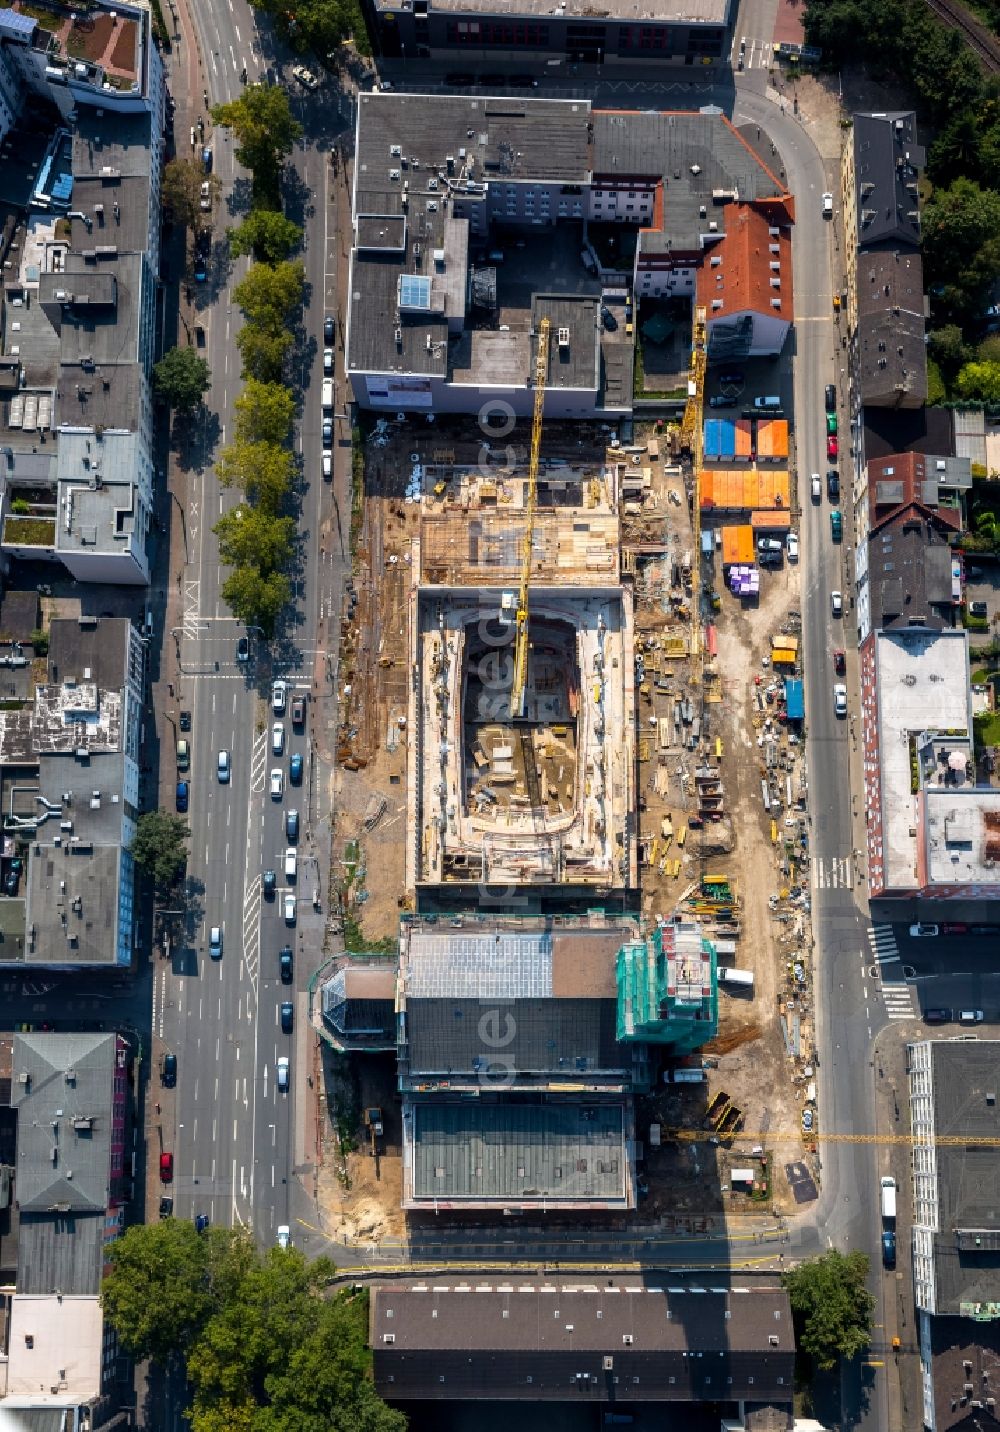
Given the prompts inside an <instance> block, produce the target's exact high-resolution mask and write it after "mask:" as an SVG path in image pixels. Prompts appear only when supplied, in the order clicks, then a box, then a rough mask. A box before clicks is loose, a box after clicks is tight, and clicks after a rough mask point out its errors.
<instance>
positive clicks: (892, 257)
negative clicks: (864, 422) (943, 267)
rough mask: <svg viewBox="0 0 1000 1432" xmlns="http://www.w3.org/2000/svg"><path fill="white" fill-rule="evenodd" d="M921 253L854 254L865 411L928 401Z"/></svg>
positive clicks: (859, 366)
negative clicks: (866, 408) (855, 255)
mask: <svg viewBox="0 0 1000 1432" xmlns="http://www.w3.org/2000/svg"><path fill="white" fill-rule="evenodd" d="M925 327H926V324H925V321H924V277H923V266H922V264H921V261H920V255H919V254H916V253H906V252H900V251H898V250H886V249H881V250H879V251H878V252H877V253H863V254H859V255H858V331H857V336H856V340H855V343H856V359H857V374H858V379H857V381H858V382H859V384H860V388H861V401H862V403H863V404H864V405H865V406H866V407H873V406H874V407H886V408H895V407H907V408H917V407H921V406H922V405H923V403H924V402H925V400H926V398H927V349H926V346H925V344H924V331H925Z"/></svg>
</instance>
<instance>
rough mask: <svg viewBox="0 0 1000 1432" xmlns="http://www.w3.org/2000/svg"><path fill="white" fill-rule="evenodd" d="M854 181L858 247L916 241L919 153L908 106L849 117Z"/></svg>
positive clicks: (922, 165)
mask: <svg viewBox="0 0 1000 1432" xmlns="http://www.w3.org/2000/svg"><path fill="white" fill-rule="evenodd" d="M853 143H854V184H855V202H856V204H857V215H858V232H857V242H858V244H859V246H862V247H865V248H869V247H871V246H873V245H875V244H880V243H890V244H907V245H912V246H915V245H917V244H919V243H920V220H919V217H918V209H919V201H918V197H917V193H916V186H917V180H918V177H919V171H920V170H921V169H922V168H923V167H924V151H923V148H922V147H921V145H919V144H918V143H917V120H916V115H915V114H914V113H913V112H912V110H894V111H893V112H892V113H890V114H856V115H855V116H854V134H853Z"/></svg>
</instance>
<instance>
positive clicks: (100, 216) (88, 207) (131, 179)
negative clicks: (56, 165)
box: [72, 148, 149, 254]
mask: <svg viewBox="0 0 1000 1432" xmlns="http://www.w3.org/2000/svg"><path fill="white" fill-rule="evenodd" d="M146 163H147V165H148V163H149V150H148V148H147V149H146ZM100 167H101V168H104V167H106V168H108V169H111V170H114V168H115V166H114V165H113V164H110V163H109V164H107V165H102V166H100ZM116 204H117V206H118V207H117V211H116V209H115V205H116ZM102 206H103V208H102ZM73 208H74V211H78V212H79V213H81V214H86V215H87V218H88V219H89V220H90V228H89V229H88V228H87V225H86V224H85V223H84V222H82V221H81V220H80V219H74V220H73V221H72V223H73V248H74V249H76V250H77V251H81V250H83V249H96V248H98V247H99V246H104V247H112V246H113V247H115V248H117V250H118V252H119V253H121V254H137V253H142V252H143V251H144V250H145V249H146V248H148V246H149V176H148V174H141V175H134V176H126V175H124V174H122V173H121V172H120V171H118V172H113V173H111V174H101V173H100V169H98V171H97V173H95V174H92V175H89V176H86V177H85V176H83V175H79V174H78V175H75V176H74V180H73Z"/></svg>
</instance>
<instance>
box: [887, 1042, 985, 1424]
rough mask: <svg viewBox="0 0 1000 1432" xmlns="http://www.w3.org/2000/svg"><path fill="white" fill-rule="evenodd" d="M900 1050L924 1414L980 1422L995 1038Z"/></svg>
mask: <svg viewBox="0 0 1000 1432" xmlns="http://www.w3.org/2000/svg"><path fill="white" fill-rule="evenodd" d="M908 1052H909V1071H910V1072H909V1082H910V1089H909V1092H910V1117H911V1124H912V1131H913V1284H914V1292H915V1298H916V1305H917V1312H918V1316H919V1331H920V1362H921V1372H922V1377H923V1394H924V1408H923V1414H924V1417H923V1420H924V1425H925V1427H928V1428H930V1429H932V1432H944V1429H949V1428H952V1427H959V1426H970V1427H972V1426H983V1425H985V1422H986V1420H987V1419H989V1420H992V1417H993V1414H994V1411H995V1407H996V1396H997V1386H998V1378H1000V1361H998V1351H1000V1344H998V1331H997V1330H998V1327H1000V1299H998V1297H997V1269H998V1266H1000V1218H998V1213H997V1206H996V1185H997V1177H998V1173H1000V1168H998V1153H997V1146H998V1144H1000V1115H998V1105H997V1091H996V1071H997V1061H998V1056H1000V1043H998V1042H997V1041H995V1040H921V1041H918V1042H917V1043H915V1044H912V1045H910V1046H909V1051H908ZM977 1412H978V1413H979V1418H978V1419H977V1418H975V1417H972V1420H971V1421H969V1422H966V1421H965V1420H964V1419H965V1418H966V1417H969V1416H971V1415H972V1414H975V1413H977Z"/></svg>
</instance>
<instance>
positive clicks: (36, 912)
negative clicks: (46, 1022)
mask: <svg viewBox="0 0 1000 1432" xmlns="http://www.w3.org/2000/svg"><path fill="white" fill-rule="evenodd" d="M103 763H109V764H110V763H116V764H117V767H118V772H119V775H120V771H121V757H120V756H119V757H114V756H104V757H100V756H98V757H93V758H92V759H91V761H90V763H89V768H90V770H91V772H92V773H93V774H94V776H95V778H96V779H100V775H99V773H98V772H97V771H95V770H94V768H95V767H97V766H98V765H99V764H103ZM84 774H85V775H86V774H87V768H85V770H84ZM60 785H61V782H60V781H59V780H58V778H56V779H55V780H54V781H53V782H52V783H51V784H50V785H49V790H50V793H51V794H50V798H52V797H53V796H54V797H55V799H56V800H58V799H59V797H60V796H61V791H60V789H59V787H60ZM119 789H120V787H119ZM83 800H84V802H85V801H86V793H84V796H83ZM109 801H110V792H109V791H108V789H107V785H106V784H105V786H104V789H103V791H102V810H101V812H100V813H97V812H95V815H96V816H97V824H98V829H99V830H100V829H101V827H102V826H103V827H104V829H102V830H101V835H102V836H103V838H104V843H101V844H98V843H97V837H96V836H88V835H87V833H86V832H87V829H88V822H87V821H86V820H81V821H79V822H78V821H77V820H76V819H75V810H74V826H75V831H74V833H75V834H78V836H79V840H80V845H79V846H73V845H70V844H68V843H67V842H66V840H65V838H64V839H63V840H62V842H61V843H60V844H59V845H56V844H54V842H53V840H52V838H51V836H50V835H49V831H48V830H47V829H46V828H45V827H43V828H42V832H41V833H40V851H39V853H38V854H36V853H35V850H34V847H32V850H31V854H30V856H29V858H28V875H27V889H26V898H25V927H26V930H27V932H28V934H27V936H26V939H25V959H26V961H27V963H29V964H37V965H42V966H52V965H55V966H77V965H104V966H113V965H116V964H118V963H120V962H121V961H119V953H120V952H119V947H118V941H119V928H118V907H119V894H120V887H121V882H122V880H123V879H126V878H131V877H130V875H128V874H127V873H126V871H125V870H124V869H123V866H124V864H125V862H126V861H127V862H128V863H129V870H130V869H131V856H130V855H127V854H126V853H125V852H124V851H123V848H122V846H121V845H120V844H118V843H117V841H115V840H114V839H113V838H112V836H111V833H110V826H111V825H112V823H116V825H117V830H118V839H120V833H121V820H122V807H121V799H120V796H119V804H118V805H117V806H112V807H110V812H109V811H108V809H107V807H106V805H105V803H109ZM128 954H129V955H131V949H129V950H128Z"/></svg>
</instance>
